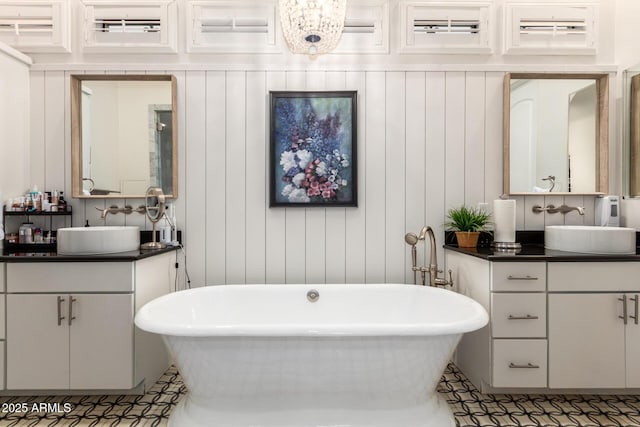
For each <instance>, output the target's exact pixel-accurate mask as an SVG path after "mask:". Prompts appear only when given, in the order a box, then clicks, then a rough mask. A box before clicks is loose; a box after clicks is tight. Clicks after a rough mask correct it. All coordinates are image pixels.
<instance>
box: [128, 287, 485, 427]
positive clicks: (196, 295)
mask: <svg viewBox="0 0 640 427" xmlns="http://www.w3.org/2000/svg"><path fill="white" fill-rule="evenodd" d="M311 290H315V291H316V292H317V294H318V295H319V297H318V298H317V299H316V300H315V301H311V299H312V298H311V299H310V298H309V295H308V294H309V291H311ZM312 296H313V295H311V297H312ZM487 322H488V316H487V312H486V311H485V310H484V308H482V307H481V306H480V305H479V304H478V303H476V302H475V301H473V300H472V299H470V298H467V297H465V296H463V295H460V294H458V293H455V292H452V291H448V290H443V289H436V288H430V287H424V286H415V285H389V284H381V285H225V286H211V287H204V288H197V289H192V290H187V291H181V292H176V293H173V294H169V295H165V296H162V297H160V298H158V299H156V300H154V301H151V302H149V303H148V304H147V305H145V306H144V307H142V309H140V311H139V312H138V313H137V315H136V318H135V323H136V325H137V326H138V327H139V328H141V329H143V330H145V331H149V332H155V333H158V334H162V335H163V336H164V339H165V342H166V343H167V346H168V347H169V349H170V351H171V353H172V355H173V357H174V359H175V363H176V365H177V367H178V370H179V372H180V374H181V376H182V378H183V380H184V383H185V385H186V387H187V389H188V394H187V396H186V397H185V398H184V399H183V400H182V401H181V402H180V404H179V405H178V406H177V407H176V408H175V409H174V411H173V412H172V414H171V417H170V419H169V425H170V426H176V427H187V426H207V427H213V426H224V427H230V426H238V427H239V426H243V427H248V426H253V427H256V426H269V427H276V426H277V427H288V426H296V427H299V426H314V427H316V426H340V427H347V426H386V427H418V426H420V427H422V426H424V427H427V426H428V427H441V426H442V427H444V426H446V427H450V426H454V425H455V421H454V419H453V416H452V414H451V411H450V409H449V407H448V406H447V403H446V402H445V401H443V400H442V399H441V398H439V397H438V393H437V392H436V386H437V384H438V382H439V380H440V377H441V375H442V372H443V371H444V369H445V367H446V365H447V363H448V361H449V359H450V357H451V355H452V353H453V351H454V349H455V347H456V345H457V343H458V341H459V339H460V337H461V336H462V334H463V333H464V332H469V331H473V330H476V329H479V328H481V327H483V326H484V325H485V324H487Z"/></svg>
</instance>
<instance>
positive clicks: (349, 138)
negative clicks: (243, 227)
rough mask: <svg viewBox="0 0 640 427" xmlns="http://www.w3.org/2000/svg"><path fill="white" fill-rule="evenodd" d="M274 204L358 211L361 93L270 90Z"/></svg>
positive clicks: (271, 198)
mask: <svg viewBox="0 0 640 427" xmlns="http://www.w3.org/2000/svg"><path fill="white" fill-rule="evenodd" d="M269 105H270V109H269V111H270V138H269V171H270V172H269V174H270V177H269V178H270V184H269V195H270V196H269V206H270V207H310V206H322V207H331V206H338V207H357V206H358V191H357V190H358V185H357V184H358V182H357V181H358V179H357V177H358V173H357V172H358V171H357V141H358V138H357V128H358V126H357V91H270V92H269Z"/></svg>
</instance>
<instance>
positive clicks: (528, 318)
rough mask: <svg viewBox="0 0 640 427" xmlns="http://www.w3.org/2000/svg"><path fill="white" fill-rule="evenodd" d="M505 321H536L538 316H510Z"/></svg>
mask: <svg viewBox="0 0 640 427" xmlns="http://www.w3.org/2000/svg"><path fill="white" fill-rule="evenodd" d="M507 319H509V320H538V319H539V317H538V316H532V315H530V314H527V315H526V316H514V315H512V314H510V315H509V317H508V318H507Z"/></svg>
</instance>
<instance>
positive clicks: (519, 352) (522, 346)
mask: <svg viewBox="0 0 640 427" xmlns="http://www.w3.org/2000/svg"><path fill="white" fill-rule="evenodd" d="M491 385H492V386H493V387H546V386H547V340H505V339H496V340H493V383H492V384H491Z"/></svg>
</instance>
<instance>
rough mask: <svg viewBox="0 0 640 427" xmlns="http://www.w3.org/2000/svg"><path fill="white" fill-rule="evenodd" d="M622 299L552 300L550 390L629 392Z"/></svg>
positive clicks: (576, 296) (579, 296)
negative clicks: (622, 389) (587, 389)
mask: <svg viewBox="0 0 640 427" xmlns="http://www.w3.org/2000/svg"><path fill="white" fill-rule="evenodd" d="M621 297H622V294H550V295H549V307H548V309H549V314H548V319H549V387H551V388H623V387H625V337H624V323H623V321H622V319H620V318H618V316H620V315H622V302H620V301H618V298H621Z"/></svg>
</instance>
